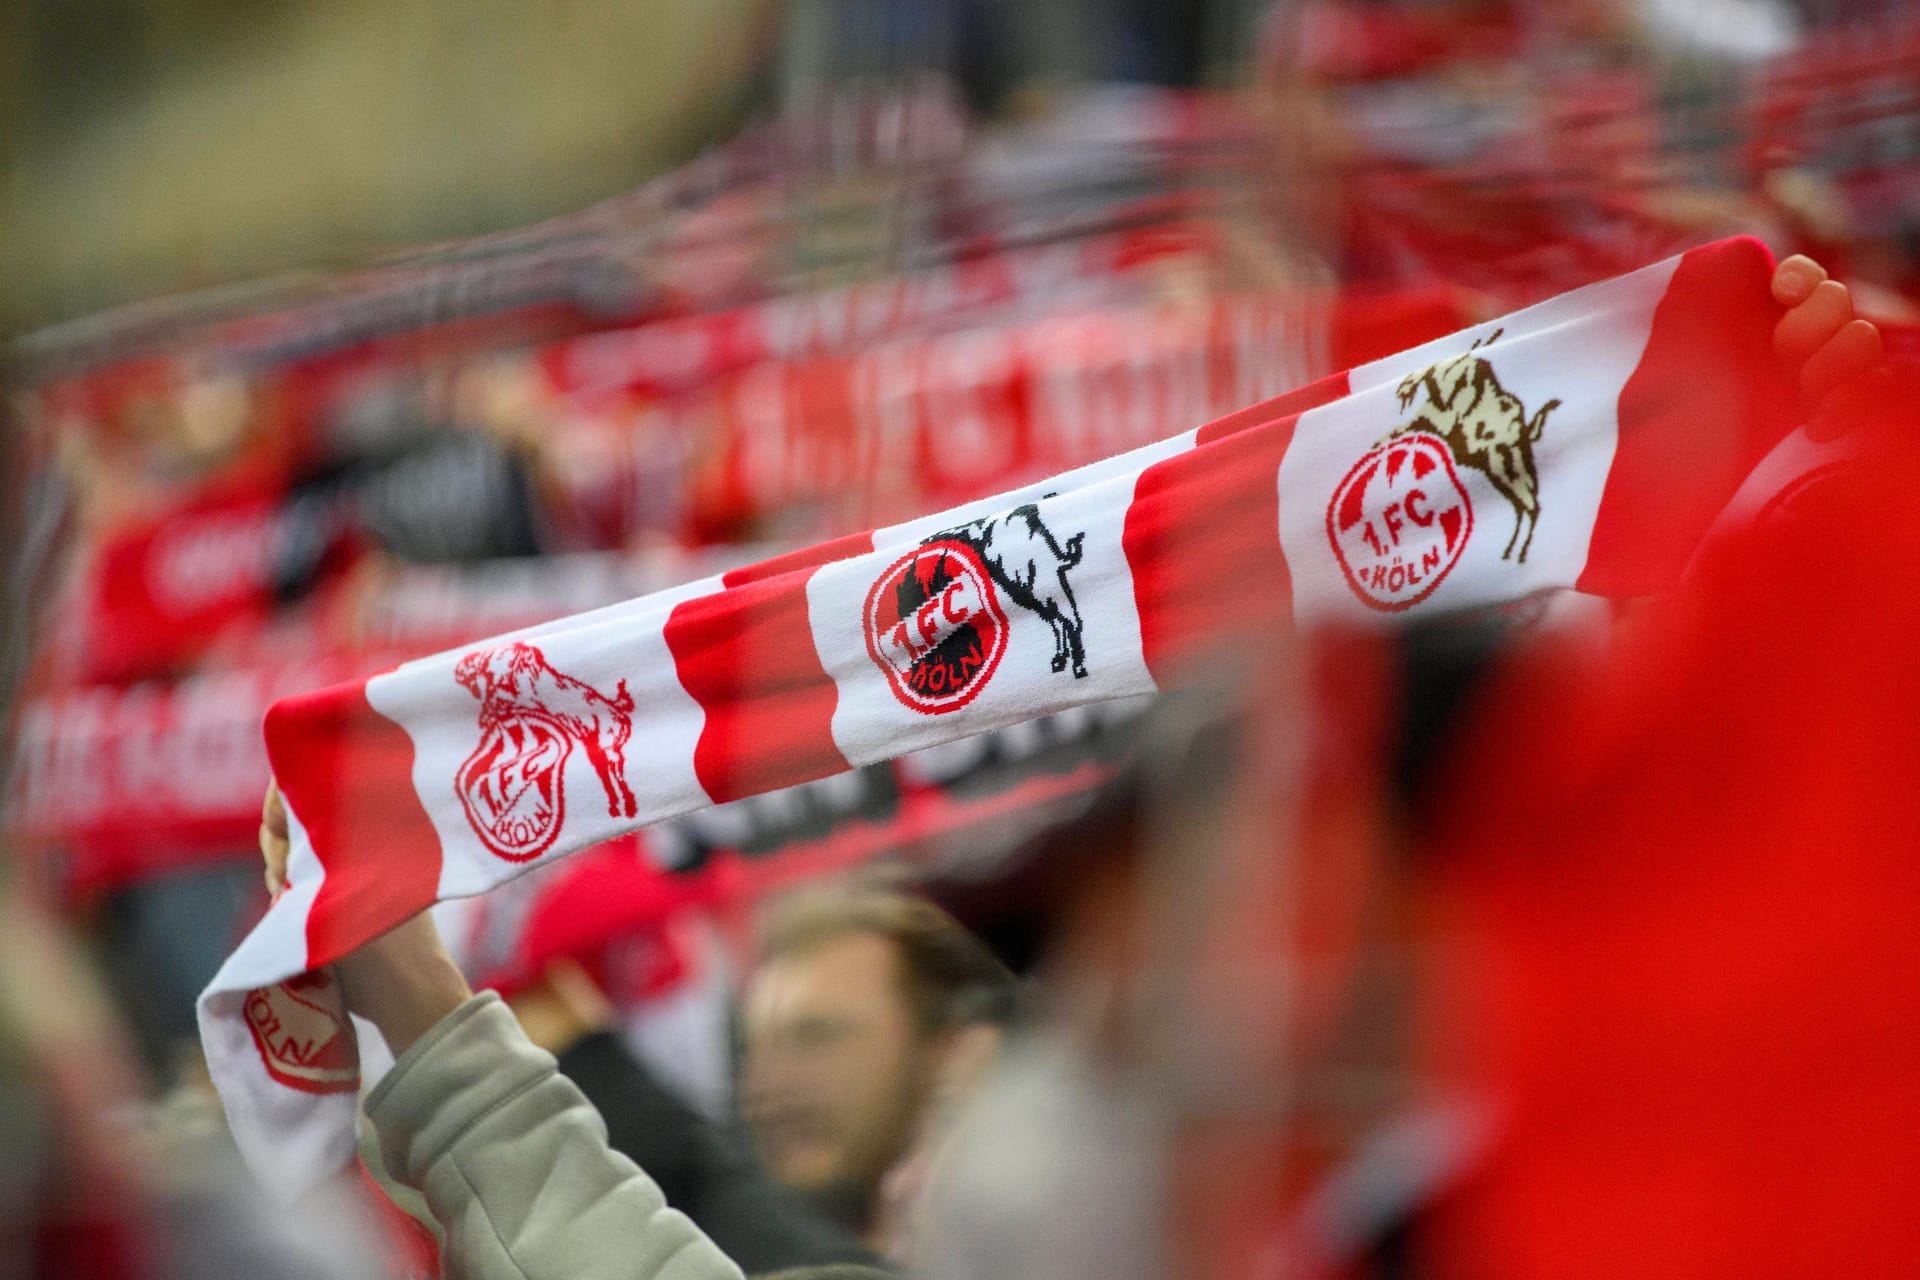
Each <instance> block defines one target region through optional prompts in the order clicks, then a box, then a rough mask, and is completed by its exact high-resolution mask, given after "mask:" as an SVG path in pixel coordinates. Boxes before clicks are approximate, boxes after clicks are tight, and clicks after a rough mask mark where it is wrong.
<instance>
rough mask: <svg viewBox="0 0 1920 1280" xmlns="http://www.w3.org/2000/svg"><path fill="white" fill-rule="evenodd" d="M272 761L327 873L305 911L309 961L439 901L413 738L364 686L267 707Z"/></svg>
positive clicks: (331, 957) (434, 847)
mask: <svg viewBox="0 0 1920 1280" xmlns="http://www.w3.org/2000/svg"><path fill="white" fill-rule="evenodd" d="M266 740H267V758H268V760H269V761H270V762H271V763H272V765H273V774H274V777H275V778H277V779H278V780H279V783H280V791H281V794H282V795H284V796H285V797H286V801H287V805H288V806H289V807H290V808H291V809H292V810H293V812H294V813H295V814H296V815H298V817H299V819H300V822H301V824H302V825H303V826H305V827H306V829H307V836H308V838H309V840H310V841H311V842H312V845H313V851H314V854H315V856H317V857H318V858H319V859H320V865H321V866H322V867H324V868H325V869H326V878H325V879H324V880H323V881H321V883H320V892H319V894H318V895H317V896H316V897H315V898H314V902H313V907H312V909H311V910H310V911H309V912H308V914H307V967H308V968H309V969H317V968H319V967H320V966H321V965H325V964H331V963H333V962H334V961H335V960H338V959H339V958H340V957H341V956H343V955H345V954H346V953H347V952H349V951H351V950H353V949H354V948H355V947H357V946H359V945H360V944H361V943H363V942H365V941H366V940H367V939H369V938H375V937H378V936H379V935H380V934H382V933H385V932H386V931H387V930H388V929H391V928H393V927H394V926H395V925H398V924H400V923H402V922H403V921H405V920H407V919H408V918H409V917H411V916H412V915H414V914H415V913H416V912H419V911H421V910H423V909H425V908H426V907H428V906H431V905H432V904H433V901H434V899H435V898H437V897H438V896H439V893H440V837H439V834H438V833H437V832H435V831H434V829H433V824H432V823H431V822H430V821H428V819H427V812H426V810H425V809H424V808H422V807H421V805H420V798H419V796H418V794H416V793H415V791H414V789H413V739H412V738H410V737H408V736H407V732H406V730H404V729H402V728H401V727H400V726H399V725H397V724H395V723H394V722H393V721H391V720H389V719H387V718H386V717H385V716H383V715H381V714H380V713H379V712H378V711H375V710H374V709H373V706H372V705H371V704H370V703H369V702H368V701H367V682H366V681H365V680H358V681H355V682H354V683H353V684H351V685H346V686H335V687H334V688H332V689H323V690H321V691H319V692H317V693H307V694H300V695H297V696H295V697H290V698H283V699H281V700H280V701H279V702H276V703H274V704H273V706H272V707H270V708H268V710H267V718H266Z"/></svg>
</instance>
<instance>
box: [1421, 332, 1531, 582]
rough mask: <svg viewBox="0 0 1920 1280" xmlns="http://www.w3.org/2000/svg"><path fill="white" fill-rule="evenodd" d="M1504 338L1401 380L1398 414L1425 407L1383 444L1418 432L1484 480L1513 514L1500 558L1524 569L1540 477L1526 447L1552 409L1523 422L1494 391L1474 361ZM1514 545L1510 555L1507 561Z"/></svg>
mask: <svg viewBox="0 0 1920 1280" xmlns="http://www.w3.org/2000/svg"><path fill="white" fill-rule="evenodd" d="M1504 332H1506V331H1505V330H1504V329H1495V330H1494V331H1493V332H1492V333H1490V334H1488V335H1487V336H1486V337H1484V338H1482V339H1480V340H1479V341H1478V342H1475V343H1474V344H1473V345H1472V346H1471V347H1468V348H1467V350H1466V352H1465V354H1463V355H1458V356H1455V357H1454V358H1453V359H1451V360H1449V361H1447V362H1446V363H1445V364H1436V365H1434V366H1432V367H1431V368H1429V369H1427V370H1426V371H1424V372H1422V373H1416V374H1410V375H1409V376H1408V377H1407V378H1406V379H1405V380H1404V381H1402V382H1401V384H1400V386H1399V395H1400V408H1401V409H1402V410H1405V409H1409V408H1411V407H1412V406H1413V402H1414V400H1415V399H1416V398H1417V397H1419V395H1420V394H1421V393H1422V392H1425V393H1426V403H1425V404H1423V405H1422V406H1421V407H1420V409H1419V411H1418V412H1416V413H1415V414H1414V415H1413V417H1412V418H1411V419H1409V420H1408V421H1407V423H1406V424H1405V425H1404V426H1401V427H1397V428H1395V429H1394V430H1393V432H1392V433H1391V434H1389V435H1388V437H1387V438H1388V439H1389V440H1391V439H1393V437H1394V436H1404V435H1411V434H1413V433H1414V432H1416V431H1425V432H1427V433H1429V434H1431V435H1435V436H1438V437H1439V438H1440V439H1441V440H1443V441H1445V442H1446V445H1447V448H1448V449H1449V450H1451V451H1452V453H1453V460H1454V461H1455V462H1457V463H1459V464H1460V465H1461V466H1463V467H1472V468H1473V469H1474V470H1475V471H1478V472H1479V473H1480V474H1481V475H1484V476H1485V477H1486V478H1487V480H1488V481H1489V482H1490V483H1491V484H1492V485H1493V487H1494V490H1495V491H1496V492H1498V493H1499V495H1500V496H1501V497H1503V498H1505V499H1506V500H1507V503H1508V505H1510V506H1511V507H1512V508H1513V534H1512V536H1511V537H1509V538H1508V539H1507V549H1506V550H1505V551H1502V552H1501V553H1500V558H1501V559H1502V560H1513V561H1515V562H1516V563H1518V564H1525V563H1526V562H1527V548H1529V547H1531V546H1532V545H1533V531H1534V528H1535V527H1536V526H1537V525H1538V524H1539V523H1540V473H1539V472H1538V471H1536V470H1535V469H1534V465H1533V444H1534V441H1536V440H1538V439H1539V438H1540V433H1541V432H1543V431H1545V430H1546V427H1547V415H1548V414H1549V413H1552V412H1553V411H1554V410H1555V409H1558V408H1559V407H1560V402H1559V401H1558V400H1549V401H1547V402H1546V403H1545V404H1543V405H1541V406H1540V408H1539V409H1537V410H1536V411H1535V412H1534V414H1533V416H1532V417H1528V416H1527V407H1526V406H1525V405H1523V404H1521V403H1520V397H1518V396H1516V395H1514V394H1513V393H1512V392H1511V391H1508V390H1507V389H1506V388H1505V387H1503V386H1501V385H1500V375H1499V374H1497V373H1495V372H1494V371H1493V366H1492V365H1491V364H1489V363H1488V362H1487V359H1486V357H1484V356H1480V355H1476V354H1475V352H1477V351H1479V350H1480V348H1481V347H1484V346H1486V345H1487V344H1489V343H1491V342H1495V341H1498V340H1499V337H1500V335H1501V334H1502V333H1504ZM1522 531H1524V532H1525V533H1526V537H1525V538H1524V539H1523V538H1521V536H1520V535H1521V533H1522ZM1516 544H1518V547H1519V551H1520V554H1519V555H1518V556H1516V555H1514V548H1515V545H1516Z"/></svg>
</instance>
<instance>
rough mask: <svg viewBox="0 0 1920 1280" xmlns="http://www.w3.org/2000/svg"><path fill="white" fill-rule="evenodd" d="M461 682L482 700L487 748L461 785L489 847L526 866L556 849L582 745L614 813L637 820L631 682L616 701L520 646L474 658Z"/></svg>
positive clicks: (473, 758) (457, 783) (459, 675)
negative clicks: (572, 767) (570, 766)
mask: <svg viewBox="0 0 1920 1280" xmlns="http://www.w3.org/2000/svg"><path fill="white" fill-rule="evenodd" d="M454 678H455V679H457V680H458V681H459V682H460V683H461V684H463V685H465V686H466V688H467V691H468V692H470V693H471V694H473V696H474V697H476V698H478V699H479V700H480V743H479V745H478V746H476V747H475V748H474V749H473V754H472V755H470V756H468V757H467V759H466V762H465V763H464V764H462V765H461V766H460V770H459V772H458V773H457V774H455V776H454V787H455V789H456V790H457V791H458V792H459V795H460V803H461V804H462V805H463V806H465V808H466V811H467V821H468V822H470V823H472V824H473V830H474V834H476V835H478V836H479V837H480V839H481V841H482V843H484V844H485V845H486V846H487V848H488V849H490V850H492V851H493V852H494V853H495V854H498V855H499V856H500V857H502V858H505V859H506V860H507V861H509V862H526V861H529V860H531V859H533V858H537V857H539V856H540V855H541V854H543V853H545V852H546V851H547V850H548V849H550V848H551V847H552V846H553V842H554V840H555V839H556V838H557V837H558V836H559V834H560V829H561V827H562V826H563V825H564V824H565V822H566V816H567V794H566V764H567V759H568V757H569V756H570V755H571V754H572V753H573V749H574V747H575V746H578V747H579V748H580V749H581V750H582V751H584V752H586V755H587V759H588V761H589V762H590V763H591V764H592V765H593V770H594V773H595V775H596V776H597V777H598V778H599V780H600V786H601V789H602V790H604V791H605V792H606V796H607V814H608V816H609V817H615V818H631V817H633V816H634V813H635V811H636V805H635V802H634V797H633V790H632V788H630V787H629V786H628V785H627V779H626V772H627V761H626V749H627V739H628V737H630V736H631V734H632V732H633V718H632V717H633V695H632V694H630V693H628V692H627V683H626V681H624V680H622V681H621V682H620V683H619V684H618V685H616V686H615V688H614V694H613V696H612V697H611V698H609V697H608V696H606V695H605V694H603V693H601V692H600V691H599V690H598V689H595V688H594V687H593V686H592V685H590V684H587V683H586V682H585V681H581V680H576V679H574V678H573V677H572V676H568V675H562V674H561V673H560V672H558V671H555V670H554V669H553V667H552V666H551V665H549V664H548V662H547V659H546V656H545V655H544V654H542V653H541V652H540V650H538V649H536V648H535V647H534V646H532V645H530V644H523V643H520V642H518V641H516V642H514V643H512V644H505V645H500V646H498V647H497V648H492V649H481V650H478V651H476V652H474V653H470V654H468V655H467V656H466V657H464V658H462V659H461V660H460V665H459V667H457V668H456V669H455V671H454Z"/></svg>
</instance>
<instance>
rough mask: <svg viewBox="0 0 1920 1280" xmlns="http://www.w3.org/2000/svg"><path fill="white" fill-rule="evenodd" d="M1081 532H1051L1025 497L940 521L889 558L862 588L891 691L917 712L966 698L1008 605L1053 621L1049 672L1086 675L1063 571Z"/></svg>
mask: <svg viewBox="0 0 1920 1280" xmlns="http://www.w3.org/2000/svg"><path fill="white" fill-rule="evenodd" d="M1084 538H1085V534H1083V533H1076V534H1074V535H1072V536H1071V537H1069V538H1067V539H1065V540H1064V541H1062V540H1060V539H1057V538H1056V537H1055V536H1054V533H1053V530H1052V529H1050V528H1048V527H1047V524H1046V522H1045V521H1044V520H1042V519H1041V518H1040V506H1039V504H1038V503H1033V502H1029V503H1027V504H1025V505H1024V506H1019V507H1015V508H1014V509H1013V510H1011V511H1009V512H1007V513H1006V514H1004V515H998V516H990V517H987V518H985V519H981V520H973V521H970V522H968V523H967V524H963V525H958V526H956V527H954V528H952V529H944V530H942V531H940V532H939V533H936V534H934V535H932V536H931V537H929V538H927V539H926V540H925V541H923V542H922V543H921V544H920V545H919V546H918V547H915V548H914V549H913V550H912V551H909V552H908V553H907V554H906V555H904V556H901V557H900V558H899V559H898V560H895V561H894V562H893V563H892V564H890V565H888V566H887V568H886V570H885V572H883V573H882V574H881V575H880V577H879V578H878V579H877V580H876V581H875V582H874V584H873V587H872V589H871V590H869V591H868V592H867V603H866V609H865V611H864V616H863V618H862V623H863V627H864V630H865V632H866V636H867V652H868V654H869V655H871V656H872V658H873V661H874V664H875V665H876V666H878V667H879V668H880V670H881V671H882V672H884V673H885V674H886V677H887V683H888V684H889V685H890V686H891V687H892V689H893V696H894V697H896V698H898V699H899V700H900V702H901V703H902V704H903V705H905V706H907V707H910V708H912V709H913V710H915V711H918V712H920V713H921V714H923V715H941V714H944V713H945V712H948V711H955V710H958V709H959V708H961V707H964V706H966V705H967V704H968V703H969V702H972V701H973V700H974V698H975V697H977V696H978V695H979V693H980V691H981V690H982V689H984V688H986V687H987V682H988V681H989V680H991V679H992V678H993V673H994V671H995V670H996V669H997V668H998V667H999V665H1000V659H1001V656H1002V655H1003V654H1005V652H1006V649H1007V613H1006V607H1005V605H1006V604H1011V605H1013V606H1015V607H1017V608H1020V609H1024V610H1026V611H1027V612H1029V613H1032V614H1036V615H1038V616H1039V617H1040V618H1041V619H1043V620H1044V621H1045V622H1046V623H1047V625H1048V626H1049V627H1050V628H1051V629H1052V631H1053V663H1052V666H1053V670H1054V671H1056V672H1064V671H1069V670H1071V671H1072V672H1073V678H1074V679H1076V680H1078V679H1083V678H1085V676H1086V674H1087V652H1086V645H1085V642H1084V641H1083V639H1082V637H1081V623H1080V606H1079V604H1078V602H1076V601H1075V600H1074V598H1073V584H1072V583H1071V582H1070V581H1068V578H1067V573H1068V571H1069V570H1070V569H1073V568H1074V567H1075V566H1077V565H1078V564H1079V563H1080V556H1081V543H1082V541H1083V540H1084ZM1003 601H1004V602H1005V603H1004V604H1003Z"/></svg>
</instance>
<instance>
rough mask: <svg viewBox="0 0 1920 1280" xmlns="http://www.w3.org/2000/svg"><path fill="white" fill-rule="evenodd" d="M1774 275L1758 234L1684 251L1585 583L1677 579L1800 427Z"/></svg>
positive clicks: (1605, 591)
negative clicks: (1773, 452)
mask: <svg viewBox="0 0 1920 1280" xmlns="http://www.w3.org/2000/svg"><path fill="white" fill-rule="evenodd" d="M1772 275H1773V255H1772V254H1771V253H1770V252H1768V250H1767V247H1766V246H1765V245H1763V244H1761V243H1760V242H1759V241H1758V240H1755V239H1753V238H1751V237H1742V238H1740V239H1737V240H1726V241H1722V242H1720V243H1718V244H1714V245H1710V246H1708V247H1707V248H1704V249H1696V250H1694V251H1693V252H1691V253H1688V254H1687V255H1686V256H1685V257H1683V258H1681V260H1680V265H1679V266H1678V267H1677V268H1676V269H1675V270H1674V273H1673V280H1672V281H1671V282H1670V283H1669V284H1668V285H1667V292H1666V296H1665V297H1663V298H1662V299H1661V300H1660V304H1659V306H1658V307H1657V308H1656V309H1655V311H1654V313H1653V325H1652V328H1651V329H1650V330H1649V332H1648V336H1647V347H1646V351H1645V353H1644V354H1643V355H1642V356H1641V357H1640V363H1639V365H1638V367H1636V368H1635V369H1634V371H1633V374H1632V376H1631V377H1629V378H1628V379H1627V384H1626V386H1624V387H1622V388H1621V390H1620V410H1619V422H1620V442H1619V445H1618V447H1617V449H1616V451H1615V453H1614V457H1613V467H1612V469H1611V470H1610V471H1609V472H1608V473H1607V484H1606V488H1605V489H1604V490H1603V491H1602V493H1601V495H1600V510H1599V513H1598V515H1597V516H1596V517H1595V518H1594V522H1593V538H1592V541H1591V542H1590V543H1589V544H1588V550H1587V563H1586V567H1585V569H1583V570H1582V571H1581V574H1580V578H1579V581H1578V582H1577V583H1576V585H1577V586H1578V588H1579V589H1580V590H1581V591H1587V592H1592V593H1595V594H1598V595H1609V596H1633V595H1644V594H1646V593H1649V592H1653V591H1660V590H1664V589H1666V588H1668V587H1671V586H1672V585H1673V584H1674V583H1675V582H1676V581H1678V579H1679V576H1680V571H1681V569H1682V568H1683V567H1684V566H1685V565H1686V562H1687V558H1688V557H1689V556H1690V555H1692V554H1693V550H1694V548H1695V546H1697V545H1698V544H1699V541H1700V537H1701V535H1702V534H1703V533H1704V532H1705V531H1706V528H1707V526H1708V525H1709V524H1711V523H1712V521H1713V518H1714V516H1715V515H1717V514H1719V512H1720V509H1721V508H1722V507H1723V506H1725V505H1726V502H1727V499H1729V498H1730V497H1732V496H1733V491H1734V490H1735V489H1736V488H1738V487H1739V484H1740V481H1741V480H1742V479H1743V478H1744V477H1745V476H1746V474H1747V473H1748V472H1749V471H1751V470H1752V469H1753V467H1754V464H1755V463H1757V462H1758V461H1759V460H1760V458H1761V457H1762V456H1763V455H1764V454H1765V453H1766V451H1767V450H1768V449H1770V448H1772V447H1773V445H1774V444H1776V443H1778V441H1779V440H1780V438H1781V437H1782V436H1784V435H1785V434H1786V433H1787V431H1788V430H1789V429H1790V428H1791V426H1792V415H1793V414H1794V412H1795V410H1796V408H1797V396H1796V393H1795V391H1794V388H1793V387H1792V386H1791V385H1790V384H1789V383H1787V382H1786V380H1785V379H1784V377H1783V376H1782V375H1781V373H1780V370H1779V367H1778V364H1777V362H1776V361H1775V359H1774V355H1773V349H1772V334H1773V324H1774V321H1775V319H1776V318H1777V316H1778V314H1779V310H1780V308H1779V306H1778V304H1776V303H1775V302H1774V301H1773V299H1772V296H1771V294H1770V292H1769V287H1768V282H1769V280H1770V279H1771V277H1772ZM1708 352H1711V353H1714V358H1711V359H1708V358H1704V356H1703V353H1708Z"/></svg>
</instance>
